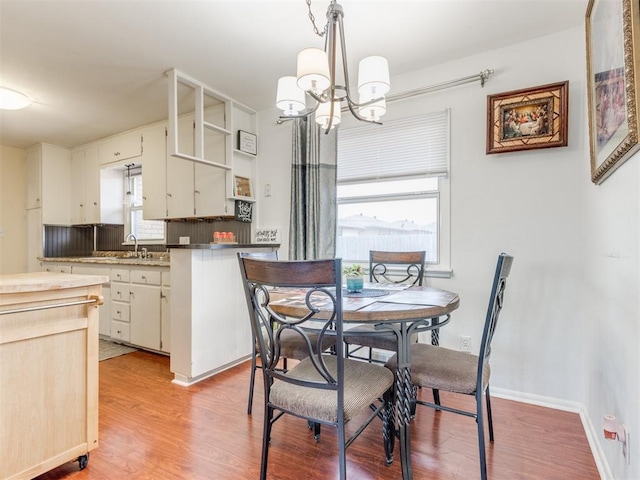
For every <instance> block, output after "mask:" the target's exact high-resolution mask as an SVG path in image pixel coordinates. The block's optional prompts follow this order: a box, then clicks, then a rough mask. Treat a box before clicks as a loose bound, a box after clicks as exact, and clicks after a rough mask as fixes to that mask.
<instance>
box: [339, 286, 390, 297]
mask: <svg viewBox="0 0 640 480" xmlns="http://www.w3.org/2000/svg"><path fill="white" fill-rule="evenodd" d="M384 295H389V292H387V291H385V290H380V289H377V288H363V289H362V290H360V291H359V292H348V291H347V289H346V288H343V289H342V296H343V297H356V298H365V297H382V296H384Z"/></svg>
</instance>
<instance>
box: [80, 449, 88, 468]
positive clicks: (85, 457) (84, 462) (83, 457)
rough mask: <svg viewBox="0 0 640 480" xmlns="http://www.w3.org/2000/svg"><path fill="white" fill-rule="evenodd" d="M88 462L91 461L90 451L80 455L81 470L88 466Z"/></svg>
mask: <svg viewBox="0 0 640 480" xmlns="http://www.w3.org/2000/svg"><path fill="white" fill-rule="evenodd" d="M88 463H89V454H88V453H87V454H86V455H80V456H79V457H78V466H79V467H80V470H84V469H85V468H87V464H88Z"/></svg>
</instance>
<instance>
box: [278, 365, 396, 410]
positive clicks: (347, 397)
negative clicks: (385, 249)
mask: <svg viewBox="0 0 640 480" xmlns="http://www.w3.org/2000/svg"><path fill="white" fill-rule="evenodd" d="M325 362H326V364H327V368H328V370H329V372H331V374H332V375H336V373H335V372H336V371H337V359H336V357H335V356H330V355H325ZM287 376H290V377H293V378H300V379H305V380H312V381H313V380H318V381H324V380H322V379H321V377H320V375H319V373H318V371H317V370H316V369H315V367H314V366H313V364H312V362H311V360H310V359H309V358H308V357H307V358H305V359H304V360H302V361H301V362H300V363H298V364H297V365H295V366H294V367H293V368H291V369H290V370H289V372H288V373H287ZM344 376H345V379H344V385H345V387H344V410H345V421H349V420H351V418H353V416H354V415H356V414H357V413H359V412H362V410H363V408H367V406H369V405H370V404H371V403H373V402H374V401H375V400H376V399H378V398H380V397H382V395H383V394H384V392H385V391H387V390H388V389H389V388H390V387H391V386H392V385H393V382H394V377H393V373H392V372H391V370H389V369H387V368H385V367H382V366H380V365H374V364H371V363H365V362H359V361H357V360H349V359H346V358H345V359H344ZM269 400H270V403H271V404H272V405H276V406H278V407H279V408H282V409H285V410H288V411H290V412H292V413H294V414H296V415H301V416H303V417H312V418H316V419H318V420H323V421H327V422H336V421H337V419H338V417H337V408H338V398H337V393H336V392H335V391H331V390H318V389H311V388H308V387H307V388H305V387H301V386H299V385H294V384H292V383H285V382H282V381H278V380H277V379H276V380H275V381H274V383H273V386H272V387H271V394H270V396H269Z"/></svg>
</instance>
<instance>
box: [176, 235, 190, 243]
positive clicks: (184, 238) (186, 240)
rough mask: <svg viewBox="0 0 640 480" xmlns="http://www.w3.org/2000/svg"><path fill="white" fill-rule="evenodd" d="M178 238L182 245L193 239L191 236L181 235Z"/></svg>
mask: <svg viewBox="0 0 640 480" xmlns="http://www.w3.org/2000/svg"><path fill="white" fill-rule="evenodd" d="M178 240H179V241H180V245H189V242H190V241H191V238H189V237H180V238H179V239H178Z"/></svg>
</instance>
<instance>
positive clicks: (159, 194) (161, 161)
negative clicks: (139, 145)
mask: <svg viewBox="0 0 640 480" xmlns="http://www.w3.org/2000/svg"><path fill="white" fill-rule="evenodd" d="M166 131H167V127H166V125H165V124H158V125H153V126H151V127H149V128H148V129H145V132H144V154H143V155H142V185H143V189H144V191H143V193H142V196H143V202H142V204H143V212H142V213H143V217H144V218H145V219H147V220H162V219H164V218H166V216H167V135H166Z"/></svg>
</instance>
